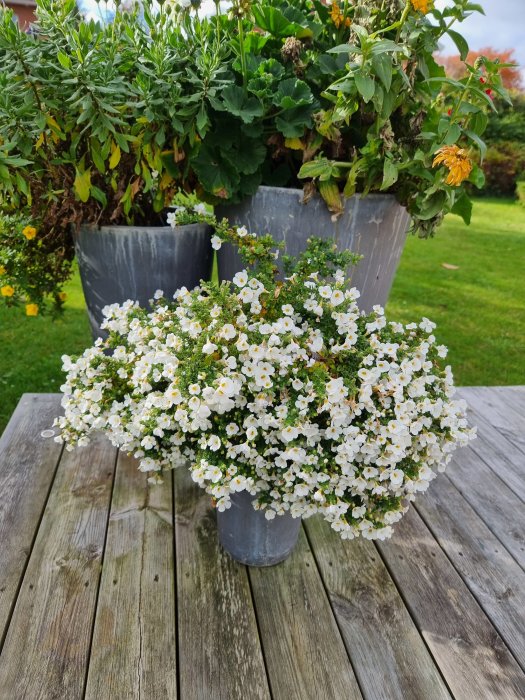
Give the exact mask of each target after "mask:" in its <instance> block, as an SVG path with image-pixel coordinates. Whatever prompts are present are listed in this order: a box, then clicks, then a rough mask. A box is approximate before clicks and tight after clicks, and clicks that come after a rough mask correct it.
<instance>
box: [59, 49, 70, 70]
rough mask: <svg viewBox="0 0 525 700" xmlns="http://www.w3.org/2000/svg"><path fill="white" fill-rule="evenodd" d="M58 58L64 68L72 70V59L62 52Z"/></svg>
mask: <svg viewBox="0 0 525 700" xmlns="http://www.w3.org/2000/svg"><path fill="white" fill-rule="evenodd" d="M57 58H58V60H59V63H60V65H61V66H62V68H65V69H66V70H71V58H70V57H69V56H68V55H67V54H65V53H63V52H62V51H59V52H58V54H57Z"/></svg>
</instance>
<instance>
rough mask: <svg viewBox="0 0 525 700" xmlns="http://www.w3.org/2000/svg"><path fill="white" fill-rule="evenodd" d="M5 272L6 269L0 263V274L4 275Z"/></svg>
mask: <svg viewBox="0 0 525 700" xmlns="http://www.w3.org/2000/svg"><path fill="white" fill-rule="evenodd" d="M6 272H7V270H6V269H5V267H4V266H3V265H0V275H5V273H6Z"/></svg>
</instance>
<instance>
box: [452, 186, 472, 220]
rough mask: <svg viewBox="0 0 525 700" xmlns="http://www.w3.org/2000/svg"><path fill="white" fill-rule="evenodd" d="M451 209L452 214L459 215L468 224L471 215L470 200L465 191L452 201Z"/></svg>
mask: <svg viewBox="0 0 525 700" xmlns="http://www.w3.org/2000/svg"><path fill="white" fill-rule="evenodd" d="M451 211H452V213H453V214H457V215H458V216H461V218H462V219H463V221H464V222H465V223H466V224H470V219H471V216H472V202H471V201H470V197H469V196H468V195H467V194H466V193H465V192H462V193H461V195H460V196H459V198H458V199H457V200H456V201H455V202H454V206H453V207H452V209H451Z"/></svg>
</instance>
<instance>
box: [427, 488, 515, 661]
mask: <svg viewBox="0 0 525 700" xmlns="http://www.w3.org/2000/svg"><path fill="white" fill-rule="evenodd" d="M417 510H418V512H419V513H420V515H422V516H423V518H424V520H425V522H426V524H427V526H428V527H429V529H430V530H431V531H432V533H433V535H434V537H435V538H436V539H437V541H438V542H439V544H440V545H441V547H442V549H443V550H444V551H445V552H446V554H447V556H448V558H449V559H450V560H451V562H452V563H453V564H454V566H455V568H456V570H457V571H458V572H459V573H460V575H461V578H462V579H463V580H464V581H465V583H466V584H467V586H468V587H469V589H470V591H471V592H472V593H473V595H474V596H475V598H476V600H477V601H478V603H479V604H480V605H481V607H482V608H483V610H484V611H485V613H486V615H487V616H488V617H489V619H490V620H491V621H492V623H493V625H494V627H495V628H496V629H497V630H498V632H499V633H500V635H501V636H502V638H503V640H504V641H505V643H506V645H507V646H508V647H509V649H510V650H511V651H512V652H513V653H514V656H515V657H516V659H517V661H518V663H520V665H521V666H522V668H524V669H525V618H524V611H525V572H524V571H523V569H521V568H520V567H519V566H518V564H517V563H516V562H515V561H514V559H513V558H512V557H511V556H510V554H509V553H508V552H507V550H506V549H505V548H504V547H502V546H501V543H500V542H499V540H498V539H497V538H496V537H495V536H494V535H493V534H492V532H491V531H490V530H489V529H488V527H487V526H486V525H485V524H484V523H483V521H482V520H481V518H480V517H479V516H478V515H477V514H476V512H475V511H474V509H473V508H471V507H470V506H469V505H468V503H467V502H466V501H465V499H464V498H463V497H462V496H461V495H460V494H459V492H458V491H457V490H456V489H455V488H454V486H453V485H452V484H451V483H450V481H449V480H448V479H436V481H435V482H434V483H433V484H432V486H431V491H430V492H429V494H428V496H425V497H423V498H421V499H420V500H419V501H418V505H417Z"/></svg>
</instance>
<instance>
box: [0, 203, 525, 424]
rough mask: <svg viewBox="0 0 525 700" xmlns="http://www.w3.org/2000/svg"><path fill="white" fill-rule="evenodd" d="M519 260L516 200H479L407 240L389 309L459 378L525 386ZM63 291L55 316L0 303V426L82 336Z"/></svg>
mask: <svg viewBox="0 0 525 700" xmlns="http://www.w3.org/2000/svg"><path fill="white" fill-rule="evenodd" d="M524 260H525V211H524V210H523V208H521V207H519V206H518V205H516V204H514V203H511V202H502V201H501V200H500V201H489V200H481V201H478V202H477V203H476V205H475V207H474V216H473V220H472V224H471V226H470V227H466V226H464V225H463V223H462V221H461V220H460V219H459V218H458V217H455V216H449V217H448V218H447V220H446V221H445V223H444V224H443V226H442V228H441V230H440V231H439V233H438V235H437V236H436V237H435V238H434V239H431V240H428V241H420V240H417V239H414V238H410V239H409V240H408V243H407V246H406V249H405V251H404V254H403V258H402V261H401V266H400V268H399V271H398V274H397V277H396V280H395V283H394V288H393V290H392V295H391V302H390V304H389V306H388V313H389V315H390V317H391V318H395V319H398V320H401V321H409V320H413V319H417V318H419V317H420V316H428V317H429V318H430V319H432V320H434V321H435V322H436V323H437V324H438V328H437V331H436V334H437V336H438V339H439V341H440V342H442V343H445V344H446V345H448V346H449V348H450V356H449V359H450V362H451V363H452V365H453V367H454V372H455V377H456V381H457V383H458V384H463V385H475V384H479V385H495V384H525V359H524V358H523V354H524V349H525V348H524V345H525V343H524V338H525V282H524V279H525V275H524V274H523V265H524ZM443 263H445V264H447V265H455V266H457V267H458V269H446V268H444V267H443ZM66 291H67V292H68V301H67V304H66V310H65V312H64V315H63V317H62V318H60V319H59V320H58V321H54V322H53V321H51V320H50V319H48V318H26V317H25V316H24V315H23V310H22V309H12V310H9V309H6V308H4V307H3V306H0V348H1V350H0V397H1V401H0V432H1V431H2V430H3V428H4V426H5V424H6V422H7V420H8V419H9V416H10V415H11V413H12V412H13V410H14V408H15V406H16V404H17V402H18V400H19V398H20V396H21V394H22V393H24V392H26V391H34V392H51V391H58V390H59V387H60V384H61V383H62V374H61V370H60V366H61V361H60V357H61V355H63V354H64V353H67V354H75V353H78V352H80V351H81V350H82V349H83V348H84V347H85V346H86V345H87V344H89V343H90V332H89V326H88V322H87V317H86V315H85V311H84V308H83V298H82V293H81V290H80V283H79V280H78V277H77V276H75V278H74V279H73V280H72V282H71V283H70V284H69V286H68V288H67V290H66Z"/></svg>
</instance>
